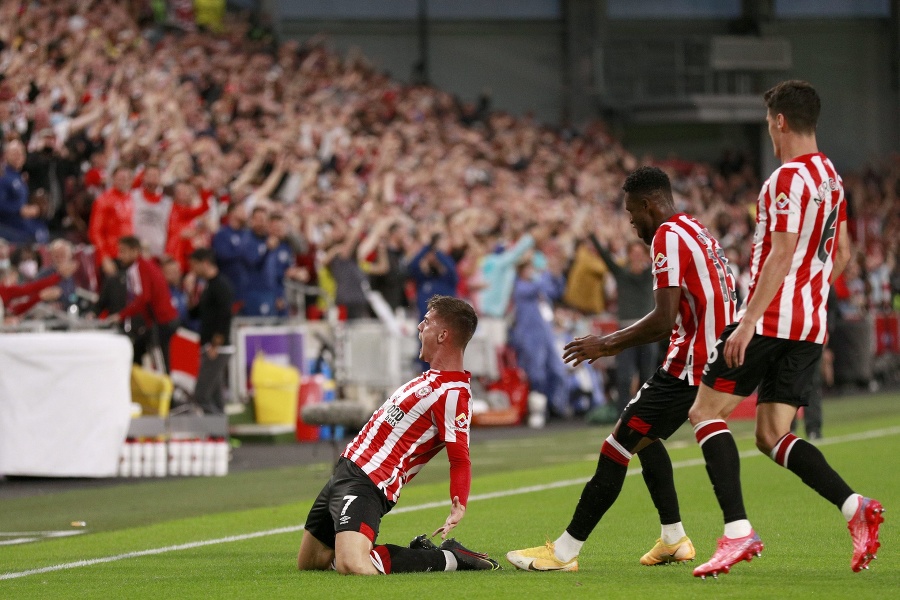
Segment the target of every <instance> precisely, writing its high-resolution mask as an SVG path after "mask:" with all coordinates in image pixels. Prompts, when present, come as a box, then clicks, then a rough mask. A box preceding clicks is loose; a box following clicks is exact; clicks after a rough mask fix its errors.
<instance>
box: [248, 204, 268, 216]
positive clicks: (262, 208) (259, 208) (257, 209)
mask: <svg viewBox="0 0 900 600" xmlns="http://www.w3.org/2000/svg"><path fill="white" fill-rule="evenodd" d="M256 213H265V214H266V216H269V209H267V208H266V207H265V206H254V207H253V210H252V211H250V216H251V217H252V216H254V215H255V214H256Z"/></svg>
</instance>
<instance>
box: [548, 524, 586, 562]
mask: <svg viewBox="0 0 900 600" xmlns="http://www.w3.org/2000/svg"><path fill="white" fill-rule="evenodd" d="M582 546H584V542H582V541H579V540H576V539H575V538H573V537H572V536H571V535H569V532H568V531H563V532H562V535H561V536H559V539H557V540H556V541H555V542H553V550H554V554H556V558H558V559H559V560H561V561H563V562H569V561H570V560H572V559H573V558H575V557H576V556H578V554H579V553H580V552H581V547H582Z"/></svg>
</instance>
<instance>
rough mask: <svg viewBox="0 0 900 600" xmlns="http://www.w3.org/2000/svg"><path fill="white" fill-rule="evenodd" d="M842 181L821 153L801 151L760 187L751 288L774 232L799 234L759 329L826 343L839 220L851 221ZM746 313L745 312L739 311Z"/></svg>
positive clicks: (753, 286) (785, 336) (776, 335)
mask: <svg viewBox="0 0 900 600" xmlns="http://www.w3.org/2000/svg"><path fill="white" fill-rule="evenodd" d="M846 204H847V203H846V202H845V200H844V186H843V182H842V181H841V178H840V176H838V174H837V171H835V169H834V165H833V164H831V161H830V160H828V157H826V156H825V155H824V154H822V153H821V152H816V153H813V154H805V155H803V156H798V157H796V158H794V159H793V160H791V161H790V162H787V163H785V164H783V165H782V166H781V167H779V168H778V169H777V170H776V171H775V172H774V173H772V176H771V177H770V178H769V179H768V181H766V182H765V183H764V184H763V186H762V191H761V192H760V194H759V200H758V203H757V216H756V232H755V235H754V242H753V250H752V253H751V256H750V279H751V283H750V293H749V295H748V298H747V302H748V303H749V302H750V300H751V299H752V298H753V292H754V288H755V287H756V284H757V283H758V281H759V276H760V271H761V266H762V265H763V264H765V261H766V257H767V256H768V255H769V251H770V250H771V248H772V232H773V231H781V232H788V233H796V234H798V235H799V237H798V238H797V246H796V248H795V249H794V256H793V261H792V263H791V269H790V271H789V272H788V274H787V277H785V279H784V283H783V284H782V285H781V288H780V289H779V290H778V292H777V293H776V294H775V298H774V299H773V300H772V302H771V303H770V304H769V306H768V308H767V309H766V311H765V313H763V317H762V318H761V319H760V320H759V321H758V322H757V324H756V333H758V334H760V335H765V336H768V337H775V338H781V339H788V340H798V341H807V342H815V343H817V344H822V343H824V342H825V333H826V308H827V303H826V301H827V299H828V290H829V288H830V287H831V286H830V283H829V280H830V278H831V272H832V270H833V268H834V253H835V249H836V248H837V234H838V231H839V230H840V226H841V223H844V222H846V220H847V209H846ZM741 316H743V315H741Z"/></svg>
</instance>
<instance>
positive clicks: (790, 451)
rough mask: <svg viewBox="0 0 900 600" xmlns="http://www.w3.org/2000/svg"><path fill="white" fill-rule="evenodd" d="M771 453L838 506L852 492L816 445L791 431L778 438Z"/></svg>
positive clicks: (779, 462)
mask: <svg viewBox="0 0 900 600" xmlns="http://www.w3.org/2000/svg"><path fill="white" fill-rule="evenodd" d="M770 457H771V458H772V460H774V461H775V462H776V463H778V464H779V465H781V466H782V467H786V468H787V469H789V470H790V471H791V472H792V473H793V474H794V475H796V476H797V477H799V478H800V479H801V480H802V481H803V483H805V484H806V485H808V486H809V487H811V488H812V489H814V490H816V491H817V492H819V495H820V496H822V497H823V498H825V499H826V500H828V501H829V502H831V503H832V504H834V505H835V506H837V507H838V508H841V507H842V506H843V504H844V501H845V500H846V499H847V498H848V497H849V496H850V495H851V494H852V493H853V490H852V489H850V486H849V485H847V483H846V482H845V481H844V480H843V479H842V478H841V476H840V475H838V474H837V472H836V471H835V470H834V469H832V468H831V465H829V464H828V461H827V460H825V456H824V455H823V454H822V452H821V451H820V450H819V449H818V448H816V447H815V446H813V445H812V444H810V443H809V442H807V441H806V440H803V439H800V438H798V437H797V436H795V435H794V434H792V433H788V434H787V435H785V436H784V437H783V438H781V439H780V440H778V443H777V444H775V448H773V449H772V453H771V454H770Z"/></svg>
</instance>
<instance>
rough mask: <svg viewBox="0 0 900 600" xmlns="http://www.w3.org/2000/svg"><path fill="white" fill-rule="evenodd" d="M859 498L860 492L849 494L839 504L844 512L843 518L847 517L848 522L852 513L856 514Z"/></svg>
mask: <svg viewBox="0 0 900 600" xmlns="http://www.w3.org/2000/svg"><path fill="white" fill-rule="evenodd" d="M860 498H862V496H861V495H860V494H850V495H849V496H848V497H847V499H846V500H844V504H843V505H842V506H841V512H842V513H844V518H845V519H847V522H848V523H849V522H850V519H852V518H853V515H855V514H856V511H857V509H859V499H860Z"/></svg>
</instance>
